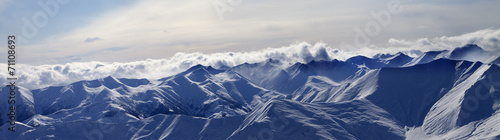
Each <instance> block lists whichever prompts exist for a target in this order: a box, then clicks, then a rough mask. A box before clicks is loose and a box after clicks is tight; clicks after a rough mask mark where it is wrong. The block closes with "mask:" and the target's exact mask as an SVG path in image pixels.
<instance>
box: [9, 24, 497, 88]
mask: <svg viewBox="0 0 500 140" xmlns="http://www.w3.org/2000/svg"><path fill="white" fill-rule="evenodd" d="M498 40H500V30H496V29H485V30H479V31H476V32H473V33H467V34H463V35H459V36H452V37H446V36H443V37H437V38H431V39H428V38H422V39H417V40H398V39H393V38H391V39H390V40H389V43H390V46H389V47H385V48H377V49H373V48H362V49H359V50H356V51H344V50H338V49H333V48H332V47H329V46H328V45H327V44H326V43H322V42H320V43H316V44H309V43H307V42H299V43H295V44H292V45H289V46H284V47H280V48H267V49H263V50H260V51H252V52H224V53H213V54H203V53H182V52H178V53H176V54H175V55H174V56H173V57H171V58H167V59H147V60H143V61H135V62H128V63H117V62H115V63H107V62H97V61H92V62H73V63H67V64H57V65H40V66H32V65H23V64H19V65H16V68H17V70H18V71H17V72H18V73H16V75H17V76H18V77H19V81H18V85H20V86H23V87H26V88H29V89H37V88H43V87H47V86H53V85H64V84H68V83H72V82H76V81H80V80H93V79H98V78H104V77H106V76H109V75H111V76H114V77H118V78H148V79H159V78H164V77H167V76H171V75H173V74H176V73H179V72H182V71H184V70H187V69H188V68H190V67H192V66H194V65H198V64H201V65H205V66H213V67H216V68H219V67H224V66H229V67H232V66H236V65H240V64H243V63H258V62H262V61H266V60H268V59H275V60H280V61H281V62H283V64H284V66H287V65H291V64H294V63H297V62H300V63H307V62H310V61H312V60H316V61H319V60H327V61H330V60H333V59H339V60H346V59H348V58H350V57H352V56H356V55H364V56H369V57H370V56H373V55H375V54H377V53H396V52H404V53H407V54H410V55H411V54H413V55H418V54H414V53H415V52H416V51H419V52H425V51H429V50H444V49H449V50H451V49H453V48H456V47H460V46H464V45H465V44H468V43H475V44H478V45H479V46H481V47H483V48H484V49H486V50H500V47H499V45H500V43H499V41H498ZM0 65H6V64H0ZM7 76H8V75H7V71H6V69H0V80H1V81H0V82H1V83H2V84H4V85H6V84H7V81H6V80H5V79H6V78H7Z"/></svg>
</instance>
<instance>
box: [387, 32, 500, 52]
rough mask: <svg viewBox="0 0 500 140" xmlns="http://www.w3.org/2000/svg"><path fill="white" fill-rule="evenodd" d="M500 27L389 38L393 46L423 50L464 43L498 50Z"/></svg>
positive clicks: (450, 46) (440, 48) (442, 48)
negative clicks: (454, 33)
mask: <svg viewBox="0 0 500 140" xmlns="http://www.w3.org/2000/svg"><path fill="white" fill-rule="evenodd" d="M499 39H500V29H491V28H490V29H484V30H478V31H475V32H472V33H466V34H463V35H459V36H451V37H448V36H442V37H435V38H430V39H429V38H420V39H416V40H402V39H394V38H391V39H389V41H388V43H389V44H390V45H391V47H393V48H404V49H407V50H410V49H416V50H423V51H430V50H445V49H446V50H450V49H453V48H456V47H461V46H464V45H466V44H477V45H479V46H481V47H482V48H483V49H485V50H488V51H496V50H500V41H499Z"/></svg>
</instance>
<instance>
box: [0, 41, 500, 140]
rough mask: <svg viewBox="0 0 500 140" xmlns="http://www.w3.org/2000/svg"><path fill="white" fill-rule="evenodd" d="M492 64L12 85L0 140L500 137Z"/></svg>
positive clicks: (277, 68)
mask: <svg viewBox="0 0 500 140" xmlns="http://www.w3.org/2000/svg"><path fill="white" fill-rule="evenodd" d="M499 56H500V54H497V53H494V52H490V51H485V50H483V49H482V48H481V47H479V46H477V45H467V46H464V47H460V48H457V49H455V50H444V51H432V52H425V53H423V54H422V55H420V56H418V57H414V58H413V57H410V56H408V55H406V54H404V53H396V54H378V55H375V56H374V57H371V58H370V57H366V56H354V57H351V58H349V59H346V60H345V61H339V60H332V61H327V60H322V61H315V60H311V61H309V62H308V63H295V64H290V65H285V64H284V62H282V61H280V60H277V59H269V60H267V61H263V62H259V63H244V64H241V65H237V66H234V67H221V68H213V67H211V66H202V65H196V66H194V67H191V68H189V69H188V70H186V71H184V72H181V73H178V74H175V75H173V76H168V77H165V78H161V79H158V80H148V79H125V78H115V77H112V76H109V77H106V78H101V79H96V80H86V81H79V82H75V83H72V84H68V85H65V86H51V87H47V88H43V89H35V90H28V89H26V88H22V87H20V88H18V89H17V92H18V93H20V95H19V96H18V97H17V100H19V102H18V103H16V105H17V111H18V112H17V121H18V122H17V123H18V124H17V126H16V132H15V133H12V132H10V131H8V130H7V127H9V125H8V124H4V123H5V122H6V121H5V120H6V119H7V115H6V114H5V112H7V110H2V109H3V108H2V109H0V116H1V117H0V119H1V120H2V121H1V122H0V124H3V125H2V126H1V128H0V138H1V139H468V138H470V139H500V127H498V126H500V116H499V115H500V66H499V65H498V62H497V61H498V58H499ZM0 92H1V93H2V94H1V95H2V97H3V96H6V97H5V98H7V95H8V92H10V89H9V88H8V87H4V88H2V89H1V91H0ZM2 106H7V104H2Z"/></svg>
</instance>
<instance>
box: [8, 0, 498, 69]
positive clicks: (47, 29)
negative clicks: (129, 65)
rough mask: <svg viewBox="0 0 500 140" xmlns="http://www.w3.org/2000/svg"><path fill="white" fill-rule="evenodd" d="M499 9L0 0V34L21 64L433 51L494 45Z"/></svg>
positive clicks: (484, 2) (368, 0)
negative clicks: (13, 40) (322, 47)
mask: <svg viewBox="0 0 500 140" xmlns="http://www.w3.org/2000/svg"><path fill="white" fill-rule="evenodd" d="M47 5H48V6H47ZM498 13H500V1H498V0H474V1H470V0H439V1H436V0H379V1H374V0H359V1H345V0H310V1H303V0H301V1H299V0H204V1H200V0H197V1H195V0H85V1H83V0H34V1H33V0H0V15H1V16H0V37H2V36H3V37H7V35H9V34H15V35H16V36H17V37H18V38H19V43H18V45H17V46H18V47H17V49H16V51H17V55H18V56H17V61H18V63H22V64H27V65H45V64H66V63H72V62H92V61H100V62H133V61H142V60H147V59H164V58H172V57H175V56H178V55H176V54H179V53H182V54H189V53H198V52H199V53H203V54H213V53H221V52H252V51H259V50H263V49H266V48H280V47H282V46H291V45H292V46H293V44H300V43H301V42H308V43H311V44H316V43H317V42H321V43H320V44H327V46H328V47H329V48H333V49H339V50H343V51H357V50H367V49H371V50H384V49H385V50H388V49H390V48H393V47H399V48H401V47H403V48H404V47H407V48H411V47H415V45H417V46H418V45H420V47H421V46H424V47H433V46H439V44H442V43H440V42H439V41H443V40H445V41H449V40H457V39H458V40H460V39H461V37H462V38H464V37H467V39H468V40H467V39H466V40H465V41H470V40H471V39H470V38H475V39H477V37H475V36H477V35H481V36H483V37H485V38H484V40H486V43H484V40H482V41H479V42H483V43H484V44H486V45H488V44H490V47H498V39H497V38H498V37H499V36H500V32H499V30H498V29H499V28H500V27H499V26H500V16H499V15H498ZM377 15H389V16H377ZM30 27H31V28H30ZM366 27H368V28H366ZM27 29H34V30H27ZM471 36H472V37H471ZM492 38H493V39H492ZM495 39H496V42H497V43H495ZM461 41H463V40H461ZM1 42H4V41H0V43H1ZM433 42H434V43H433ZM492 42H493V44H492ZM4 44H6V43H5V42H4ZM453 45H454V46H453ZM458 45H462V44H460V43H457V44H453V43H452V47H459V46H458ZM310 46H314V45H310ZM0 57H1V58H6V53H0Z"/></svg>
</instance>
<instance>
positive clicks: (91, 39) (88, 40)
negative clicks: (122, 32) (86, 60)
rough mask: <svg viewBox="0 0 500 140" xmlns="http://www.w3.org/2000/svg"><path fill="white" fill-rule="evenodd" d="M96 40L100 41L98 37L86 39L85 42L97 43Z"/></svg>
mask: <svg viewBox="0 0 500 140" xmlns="http://www.w3.org/2000/svg"><path fill="white" fill-rule="evenodd" d="M98 40H101V38H99V37H88V38H87V39H85V42H87V43H92V42H94V41H98Z"/></svg>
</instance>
